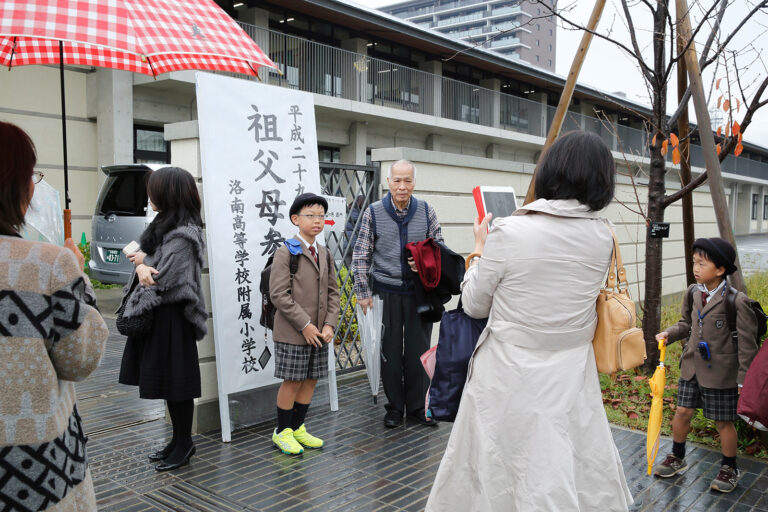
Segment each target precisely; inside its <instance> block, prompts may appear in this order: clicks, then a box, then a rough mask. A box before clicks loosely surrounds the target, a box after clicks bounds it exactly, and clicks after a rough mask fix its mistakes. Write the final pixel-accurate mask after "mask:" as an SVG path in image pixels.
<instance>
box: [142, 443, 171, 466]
mask: <svg viewBox="0 0 768 512" xmlns="http://www.w3.org/2000/svg"><path fill="white" fill-rule="evenodd" d="M175 447H176V441H173V442H170V443H168V444H167V445H166V447H165V448H163V449H162V450H157V451H156V452H155V453H150V454H149V455H147V458H148V459H149V460H150V461H152V462H160V461H161V460H163V459H165V458H166V457H167V456H169V455H170V454H171V452H172V451H173V449H174V448H175Z"/></svg>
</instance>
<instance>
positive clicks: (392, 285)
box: [352, 160, 443, 428]
mask: <svg viewBox="0 0 768 512" xmlns="http://www.w3.org/2000/svg"><path fill="white" fill-rule="evenodd" d="M415 177H416V168H415V167H414V165H413V164H412V163H411V162H409V161H407V160H399V161H397V162H395V163H393V164H392V166H391V167H390V169H389V175H388V177H387V184H388V185H389V193H388V194H387V195H386V196H385V197H384V198H383V199H382V200H381V201H377V202H375V203H373V204H372V205H371V206H369V207H368V208H367V209H366V210H365V212H364V213H363V218H362V222H361V226H360V232H359V234H358V238H357V242H356V243H355V251H354V255H353V257H352V267H353V271H354V277H355V294H356V295H357V303H358V304H360V307H361V308H363V310H364V311H367V309H368V308H370V307H372V305H373V300H372V298H371V297H372V293H375V294H376V295H378V296H379V297H381V299H382V300H383V302H384V315H383V322H384V334H383V339H382V344H381V353H382V359H381V360H382V367H381V376H382V381H383V383H384V392H385V394H386V395H387V401H388V403H387V405H386V410H387V413H386V415H385V416H384V425H385V426H386V427H389V428H393V427H397V426H399V425H401V424H402V423H403V414H407V415H408V416H409V417H410V418H412V419H414V420H416V421H418V422H419V423H421V424H423V425H428V426H435V425H437V423H436V422H435V421H434V420H432V419H431V418H426V417H425V416H424V397H425V395H426V392H427V388H428V387H429V378H428V376H427V374H426V372H425V371H424V368H423V367H422V366H421V361H420V359H419V357H420V356H421V354H423V353H424V352H425V351H427V350H428V349H429V346H430V338H431V335H432V323H431V322H429V321H424V320H423V319H422V318H421V317H420V315H419V314H418V313H417V312H416V303H415V298H414V291H413V281H414V279H417V277H416V274H415V273H414V272H415V270H416V267H415V264H414V263H413V260H412V259H411V258H407V259H406V256H405V245H406V244H407V243H408V242H419V241H422V240H424V239H426V238H433V239H434V240H436V241H438V242H442V241H443V235H442V232H441V230H440V223H439V222H438V221H437V215H436V214H435V210H434V208H432V206H430V205H429V204H427V203H426V202H425V201H423V200H419V199H416V198H415V197H413V188H414V180H415ZM369 278H370V282H369Z"/></svg>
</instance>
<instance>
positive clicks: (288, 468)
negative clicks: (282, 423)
mask: <svg viewBox="0 0 768 512" xmlns="http://www.w3.org/2000/svg"><path fill="white" fill-rule="evenodd" d="M108 322H109V323H110V328H111V330H112V332H116V331H115V329H114V321H112V320H108ZM123 343H124V339H123V338H122V337H121V336H119V335H116V334H115V335H112V336H111V337H110V339H109V346H108V352H107V354H106V356H105V358H104V361H103V362H102V365H101V367H100V368H99V370H98V371H97V372H96V374H94V375H93V376H91V378H90V379H88V380H86V381H84V382H82V383H79V384H78V395H79V408H80V411H81V413H82V416H83V418H84V421H85V427H86V432H88V434H89V436H90V441H89V443H88V453H89V456H90V461H91V471H92V474H93V479H94V483H95V487H96V496H97V499H98V503H99V510H104V511H121V512H122V511H167V510H178V511H185V512H186V511H216V512H228V511H242V510H248V511H263V512H273V511H274V512H277V511H279V512H297V511H310V510H311V511H313V512H314V511H333V510H339V511H420V510H423V508H424V504H425V503H426V499H427V496H428V494H429V490H430V487H431V485H432V480H433V478H434V475H435V472H436V471H437V467H438V465H439V463H440V459H441V457H442V453H443V450H444V448H445V444H446V442H447V440H448V435H449V434H450V428H451V425H450V424H447V423H443V424H441V425H440V426H439V427H438V428H437V429H434V428H427V427H422V426H420V425H418V424H415V423H406V424H405V426H404V427H401V428H396V429H385V428H384V426H383V424H382V417H383V412H384V411H383V408H382V407H381V405H378V406H377V405H373V403H372V400H371V398H370V391H369V387H368V383H367V381H366V380H365V378H364V377H362V378H360V379H356V380H352V381H350V382H345V383H343V384H342V385H340V386H339V411H338V412H335V413H333V412H330V411H329V410H328V407H327V404H326V403H320V404H318V405H315V406H313V407H312V408H311V409H310V411H309V415H308V417H307V425H308V426H310V428H311V431H312V432H313V433H315V434H317V435H318V436H320V437H322V438H323V439H325V441H326V447H325V448H324V449H322V450H316V451H307V452H305V453H304V455H303V456H301V457H290V456H287V455H283V454H282V453H280V452H279V451H277V450H276V449H275V448H273V447H272V445H271V442H270V437H271V433H272V429H273V428H274V425H273V424H271V423H270V424H263V425H257V426H254V427H250V428H245V429H242V430H237V431H235V432H234V433H233V435H232V442H231V443H227V444H225V443H222V442H221V437H220V433H219V432H210V433H205V434H200V435H195V436H194V441H195V443H196V445H197V455H195V456H194V457H193V458H192V461H191V463H190V465H188V466H186V467H184V468H182V469H179V470H177V471H174V472H171V473H157V472H156V471H155V470H154V468H153V465H152V463H150V462H149V461H148V460H147V458H146V457H147V454H149V453H151V452H153V451H154V450H157V449H159V448H161V447H162V446H163V444H164V442H165V440H166V439H168V438H169V437H170V433H171V428H170V425H169V424H167V423H166V422H165V420H164V407H163V403H162V401H152V400H141V399H139V398H138V391H137V389H136V388H132V387H128V386H123V385H120V384H118V383H117V373H118V370H119V366H120V355H121V353H122V347H123ZM612 430H613V436H614V439H615V441H616V444H617V446H618V448H619V452H620V454H621V457H622V461H623V462H624V470H625V472H626V475H627V479H628V480H629V484H630V487H631V490H632V494H633V495H634V497H635V500H636V503H635V505H634V506H633V507H632V510H633V511H683V510H691V511H704V510H710V511H727V510H732V511H746V510H755V511H768V494H766V493H767V491H768V464H765V463H762V462H758V461H755V460H751V459H745V458H740V459H739V463H740V466H741V468H742V470H743V472H744V476H743V477H742V479H741V482H740V484H739V487H738V488H737V490H736V491H734V492H733V493H731V494H726V495H721V494H719V493H714V492H712V491H709V483H710V481H711V480H712V478H714V476H715V475H716V474H717V471H718V469H719V461H720V455H719V453H717V452H715V451H712V450H709V449H706V448H703V447H691V448H692V450H690V453H689V455H688V457H687V459H688V461H689V464H690V465H691V467H690V468H689V469H688V470H687V471H686V472H685V473H684V474H682V475H679V476H677V477H676V478H673V479H668V480H660V479H656V478H653V477H649V476H647V475H646V474H645V470H646V465H645V435H644V434H643V433H640V432H633V431H629V430H624V429H621V428H613V429H612ZM670 445H671V441H670V440H665V442H664V443H663V444H662V447H661V452H662V453H665V452H666V451H667V450H669V448H670Z"/></svg>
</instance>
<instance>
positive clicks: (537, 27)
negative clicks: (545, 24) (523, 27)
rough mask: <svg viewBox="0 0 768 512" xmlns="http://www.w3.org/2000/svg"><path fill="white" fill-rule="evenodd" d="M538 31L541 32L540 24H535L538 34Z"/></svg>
mask: <svg viewBox="0 0 768 512" xmlns="http://www.w3.org/2000/svg"><path fill="white" fill-rule="evenodd" d="M539 30H541V24H540V23H537V24H536V31H537V32H538V31H539Z"/></svg>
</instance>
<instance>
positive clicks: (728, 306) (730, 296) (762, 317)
mask: <svg viewBox="0 0 768 512" xmlns="http://www.w3.org/2000/svg"><path fill="white" fill-rule="evenodd" d="M726 286H727V285H726ZM693 288H694V287H693V286H692V287H691V288H690V289H689V290H688V318H690V317H691V310H692V309H693ZM738 294H739V291H738V290H736V289H735V288H731V287H730V286H728V293H727V294H726V296H725V319H726V321H727V322H728V330H729V331H731V338H732V339H733V342H734V343H737V342H738V341H739V332H738V330H737V329H736V296H737V295H738ZM747 304H748V305H749V309H751V310H752V313H754V315H755V320H756V321H757V337H756V338H757V339H756V340H755V343H756V344H757V346H758V347H760V345H761V344H762V343H763V337H764V336H765V333H766V332H768V325H766V321H768V315H766V314H765V311H763V307H762V306H761V305H760V303H759V302H757V301H756V300H753V299H750V298H749V297H747Z"/></svg>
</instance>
